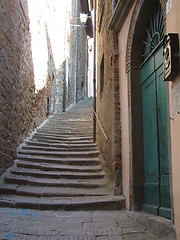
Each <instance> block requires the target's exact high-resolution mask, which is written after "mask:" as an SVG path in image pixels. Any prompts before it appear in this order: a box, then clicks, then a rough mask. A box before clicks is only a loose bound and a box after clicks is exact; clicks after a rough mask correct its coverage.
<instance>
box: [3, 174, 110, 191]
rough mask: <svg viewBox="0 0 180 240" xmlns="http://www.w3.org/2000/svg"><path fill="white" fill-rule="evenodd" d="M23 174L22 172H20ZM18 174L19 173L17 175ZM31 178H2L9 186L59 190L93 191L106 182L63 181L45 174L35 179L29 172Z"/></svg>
mask: <svg viewBox="0 0 180 240" xmlns="http://www.w3.org/2000/svg"><path fill="white" fill-rule="evenodd" d="M21 173H22V174H23V173H24V172H23V171H21ZM29 173H30V172H29ZM19 174H20V173H19ZM31 174H32V176H28V175H15V174H10V175H9V176H6V177H5V178H4V180H5V183H9V184H18V185H27V186H44V187H57V188H58V187H59V188H62V187H64V188H76V189H78V188H82V189H83V188H85V189H93V188H103V187H105V185H106V184H107V183H106V180H105V179H90V178H89V179H65V178H59V175H55V174H52V178H50V174H49V176H48V177H47V178H46V176H47V175H48V174H47V173H46V174H44V175H43V176H42V175H41V177H40V174H43V173H38V175H37V177H36V176H35V175H34V174H33V172H31Z"/></svg>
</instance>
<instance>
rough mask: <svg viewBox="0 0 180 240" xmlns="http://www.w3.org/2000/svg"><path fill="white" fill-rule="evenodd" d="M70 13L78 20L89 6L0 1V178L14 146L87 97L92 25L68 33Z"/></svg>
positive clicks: (81, 4) (68, 2) (9, 164)
mask: <svg viewBox="0 0 180 240" xmlns="http://www.w3.org/2000/svg"><path fill="white" fill-rule="evenodd" d="M71 2H72V3H73V4H75V5H73V6H72V5H71ZM75 2H76V3H75ZM70 7H71V11H70ZM69 11H70V13H72V12H73V14H75V17H76V21H79V19H78V20H77V16H79V15H80V12H81V11H83V12H87V13H88V14H89V6H88V1H82V2H81V1H80V0H78V1H65V2H59V0H54V1H53V2H52V1H51V0H50V1H49V0H47V1H44V0H38V1H36V2H35V1H28V0H14V1H11V0H3V1H1V2H0V22H1V24H0V40H1V46H0V59H1V61H0V79H1V81H0V98H1V102H0V129H1V131H0V145H1V147H0V175H1V174H2V173H3V172H4V171H5V170H6V169H7V168H8V167H10V166H11V165H12V164H13V161H14V159H15V157H16V148H17V146H18V145H19V144H20V143H21V142H22V141H23V139H24V138H25V137H27V136H28V134H30V133H31V132H32V131H33V130H34V129H35V128H36V127H37V126H39V125H40V124H41V123H42V122H43V121H44V119H46V118H47V117H48V116H49V114H53V113H59V112H62V111H65V109H66V108H67V107H68V106H70V105H71V104H73V103H75V102H78V101H80V100H82V99H84V98H85V97H86V96H87V91H88V90H87V85H88V84H87V81H88V79H87V76H88V73H87V66H88V65H87V59H88V58H87V56H88V52H87V36H88V35H89V37H92V20H91V19H88V22H87V26H86V28H85V27H83V28H81V27H78V28H77V29H76V30H75V31H71V30H72V28H71V22H70V18H72V17H74V15H73V14H72V15H71V16H69V15H68V13H69ZM78 24H79V23H78ZM69 29H70V36H71V37H70V43H68V39H69V38H68V32H69ZM74 33H75V34H74ZM68 44H69V45H68ZM74 47H75V49H74ZM78 47H80V51H78V49H77V48H78ZM67 79H68V82H67ZM75 86H76V87H75ZM67 88H68V90H67Z"/></svg>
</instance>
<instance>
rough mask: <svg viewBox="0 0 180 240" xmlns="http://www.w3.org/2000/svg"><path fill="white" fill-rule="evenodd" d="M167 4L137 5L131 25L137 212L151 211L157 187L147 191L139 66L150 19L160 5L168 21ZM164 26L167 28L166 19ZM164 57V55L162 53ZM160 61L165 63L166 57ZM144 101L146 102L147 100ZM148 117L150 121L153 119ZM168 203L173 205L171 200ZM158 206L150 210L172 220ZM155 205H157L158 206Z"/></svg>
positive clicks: (129, 53) (129, 61)
mask: <svg viewBox="0 0 180 240" xmlns="http://www.w3.org/2000/svg"><path fill="white" fill-rule="evenodd" d="M165 2H166V1H160V2H159V1H158V0H151V1H150V0H139V1H138V2H137V4H136V6H135V10H134V13H133V16H132V20H131V25H130V31H129V36H128V48H127V59H126V60H127V62H126V70H127V73H128V78H129V83H130V85H129V86H130V102H131V109H130V113H131V128H132V129H131V133H132V156H131V157H132V202H131V206H132V209H135V210H138V209H141V208H142V206H146V208H145V207H144V208H145V209H146V210H149V209H148V207H149V205H153V204H151V200H150V201H149V202H148V201H147V202H146V199H147V198H148V197H147V192H148V193H149V191H150V190H152V189H153V188H154V185H153V184H154V183H153V184H152V185H151V187H152V188H151V187H150V188H146V185H148V184H149V183H146V178H147V176H146V175H147V169H148V170H149V167H150V165H151V163H149V165H148V167H146V164H147V161H146V154H145V150H144V149H145V145H146V140H145V137H143V136H145V130H144V128H145V125H144V121H145V119H144V109H146V107H144V102H145V101H144V100H143V98H142V94H143V93H142V84H141V83H142V81H141V80H140V79H141V78H142V76H140V68H139V67H140V65H141V64H142V63H143V61H144V57H143V55H144V53H145V52H146V51H147V45H146V44H145V43H144V42H145V41H146V40H147V37H148V32H147V30H146V29H147V26H149V25H150V24H151V23H149V22H150V19H151V18H152V16H153V14H154V9H155V8H156V6H157V5H158V4H159V5H160V6H161V9H162V14H163V15H164V18H163V19H165V13H164V11H165ZM163 23H164V26H165V20H164V22H163ZM155 39H156V40H157V35H155V36H154V40H155ZM152 55H153V53H152ZM160 55H161V56H162V54H161V53H160ZM153 59H154V57H153ZM153 61H154V60H153ZM160 61H162V58H161V60H160ZM160 65H162V63H160V64H159V66H160ZM158 68H159V67H158ZM145 71H146V70H145ZM153 71H154V70H153ZM162 72H163V70H162ZM161 78H162V74H161ZM161 81H162V82H163V79H161ZM149 94H150V93H149ZM155 97H156V96H155ZM144 99H146V97H145V98H144ZM146 104H150V102H149V103H148V102H146ZM147 118H148V119H149V116H148V117H147ZM154 118H156V117H154ZM156 120H157V119H156ZM158 122H159V120H157V122H156V123H155V124H158ZM146 127H147V125H146ZM159 129H160V127H159ZM150 132H151V131H150ZM158 141H161V140H160V139H158ZM160 145H161V143H159V142H158V143H157V145H154V146H156V148H157V152H158V153H157V155H159V152H160V150H159V149H160V147H159V146H160ZM166 146H167V144H166ZM153 149H154V148H153V147H152V148H151V150H150V151H149V153H148V154H150V153H151V152H152V150H153ZM166 155H168V152H166ZM168 160H169V159H168ZM168 160H167V161H168ZM158 161H159V160H158ZM153 164H154V163H153V162H152V165H153ZM157 165H158V169H157V172H159V171H160V170H159V169H160V167H159V163H158V164H157ZM168 167H169V166H168ZM153 174H155V175H156V173H153ZM153 174H152V175H153ZM156 177H157V178H158V179H161V178H162V177H161V176H160V175H157V176H156ZM153 181H154V180H153ZM158 184H159V183H158ZM168 185H169V183H168ZM154 189H155V188H154ZM156 190H157V191H158V194H160V195H158V199H161V198H163V196H161V193H162V192H163V190H161V186H160V184H159V185H157V186H156ZM153 191H154V190H153ZM153 194H154V195H155V192H154V193H153V192H152V193H151V195H152V196H153ZM168 201H169V202H170V200H168ZM152 202H153V200H152ZM158 204H160V205H161V203H157V202H155V203H154V206H153V207H154V208H156V210H150V212H152V213H154V214H157V215H162V216H165V217H168V218H170V217H171V212H170V211H169V213H168V214H161V210H160V208H161V206H160V205H158ZM155 205H157V206H156V207H155ZM168 207H170V204H169V205H168ZM164 208H166V204H165V206H164V207H163V209H164Z"/></svg>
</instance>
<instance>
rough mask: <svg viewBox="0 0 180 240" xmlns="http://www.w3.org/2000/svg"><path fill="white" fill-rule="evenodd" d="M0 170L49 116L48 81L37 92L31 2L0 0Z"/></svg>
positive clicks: (1, 170)
mask: <svg viewBox="0 0 180 240" xmlns="http://www.w3.org/2000/svg"><path fill="white" fill-rule="evenodd" d="M0 76H1V78H0V174H2V173H3V172H4V171H5V169H6V168H8V167H9V166H11V165H12V163H13V160H14V158H15V154H16V147H17V146H18V145H19V143H20V142H21V141H22V139H23V138H24V137H25V136H27V134H28V133H29V132H30V131H32V129H33V128H35V127H36V126H37V125H39V124H40V123H41V122H42V121H43V119H44V118H45V117H46V113H47V96H48V94H49V93H48V91H49V90H48V87H47V86H48V84H47V85H46V86H45V87H44V88H43V89H41V90H39V91H37V92H35V84H34V69H33V63H32V52H31V36H30V30H29V18H28V4H27V1H26V0H13V1H12V0H2V1H0Z"/></svg>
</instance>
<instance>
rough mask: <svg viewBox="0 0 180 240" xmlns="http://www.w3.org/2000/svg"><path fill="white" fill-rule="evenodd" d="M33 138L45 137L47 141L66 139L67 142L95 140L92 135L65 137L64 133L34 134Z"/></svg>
mask: <svg viewBox="0 0 180 240" xmlns="http://www.w3.org/2000/svg"><path fill="white" fill-rule="evenodd" d="M32 139H40V140H42V139H44V140H45V141H48V140H57V141H65V142H76V143H78V142H82V143H83V142H86V141H91V142H92V141H93V138H92V137H91V136H87V137H78V136H77V137H72V136H69V137H68V136H66V137H64V136H63V135H62V136H58V137H57V136H56V137H55V136H46V135H41V134H34V135H33V137H32Z"/></svg>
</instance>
